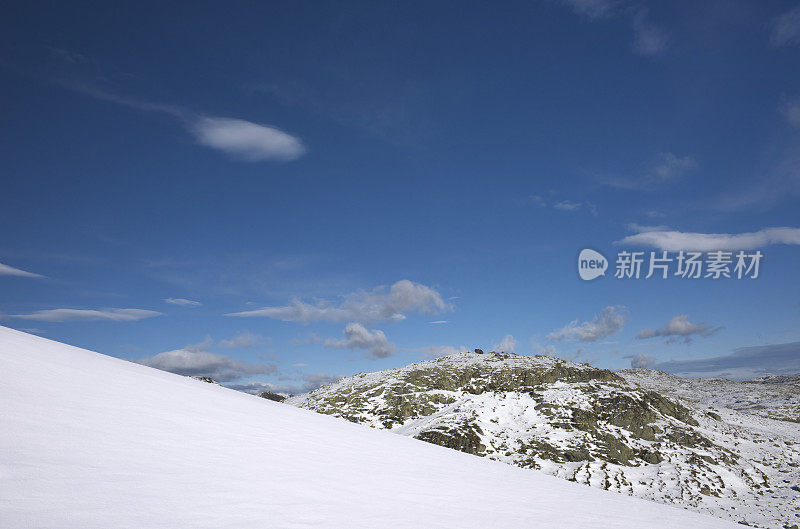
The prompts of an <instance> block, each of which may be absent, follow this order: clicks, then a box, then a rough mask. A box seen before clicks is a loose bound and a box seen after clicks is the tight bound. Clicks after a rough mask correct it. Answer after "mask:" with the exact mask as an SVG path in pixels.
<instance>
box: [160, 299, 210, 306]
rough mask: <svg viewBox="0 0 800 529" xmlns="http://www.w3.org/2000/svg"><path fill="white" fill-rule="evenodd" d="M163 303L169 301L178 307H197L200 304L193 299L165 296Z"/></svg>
mask: <svg viewBox="0 0 800 529" xmlns="http://www.w3.org/2000/svg"><path fill="white" fill-rule="evenodd" d="M164 303H169V304H170V305H178V306H179V307H199V306H201V305H202V303H200V302H199V301H193V300H191V299H184V298H166V299H165V300H164Z"/></svg>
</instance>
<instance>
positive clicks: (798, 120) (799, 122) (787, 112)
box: [781, 99, 800, 126]
mask: <svg viewBox="0 0 800 529" xmlns="http://www.w3.org/2000/svg"><path fill="white" fill-rule="evenodd" d="M781 112H782V113H783V116H784V117H785V118H786V121H788V122H789V124H791V125H795V126H800V99H790V100H787V101H784V103H783V105H782V106H781Z"/></svg>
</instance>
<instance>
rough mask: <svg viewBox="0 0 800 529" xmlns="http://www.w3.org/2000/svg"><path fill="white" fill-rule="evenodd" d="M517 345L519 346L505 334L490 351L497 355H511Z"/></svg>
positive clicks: (512, 338) (511, 337)
mask: <svg viewBox="0 0 800 529" xmlns="http://www.w3.org/2000/svg"><path fill="white" fill-rule="evenodd" d="M517 345H519V342H518V341H517V340H515V339H514V337H513V336H511V335H510V334H506V335H505V336H504V337H503V339H502V340H501V341H500V343H496V344H494V345H493V346H492V350H494V351H497V352H498V353H513V352H514V351H515V350H516V349H517Z"/></svg>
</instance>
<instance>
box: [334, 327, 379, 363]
mask: <svg viewBox="0 0 800 529" xmlns="http://www.w3.org/2000/svg"><path fill="white" fill-rule="evenodd" d="M325 347H331V348H334V349H364V350H366V351H367V352H368V353H369V354H370V355H372V356H374V357H375V358H387V357H389V356H392V354H394V345H393V344H392V343H390V342H389V340H388V339H386V335H385V334H384V333H383V331H379V330H378V329H375V330H374V331H370V330H369V329H367V328H366V327H364V326H363V325H361V324H360V323H350V324H348V325H347V327H345V328H344V338H343V339H340V340H334V339H333V338H328V339H327V340H325Z"/></svg>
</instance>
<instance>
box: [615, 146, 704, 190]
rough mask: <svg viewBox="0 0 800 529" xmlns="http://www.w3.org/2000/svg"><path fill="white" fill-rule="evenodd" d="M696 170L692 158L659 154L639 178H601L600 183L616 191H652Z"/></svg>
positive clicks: (666, 153)
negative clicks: (616, 189)
mask: <svg viewBox="0 0 800 529" xmlns="http://www.w3.org/2000/svg"><path fill="white" fill-rule="evenodd" d="M695 168H697V161H696V160H695V159H694V157H692V156H688V155H687V156H678V155H676V154H673V153H671V152H660V153H658V154H656V155H655V157H654V159H653V160H652V161H651V162H650V164H649V166H648V167H647V168H646V169H645V170H644V171H643V174H642V175H641V176H637V177H635V178H631V177H627V176H615V177H601V178H600V181H601V182H602V183H603V184H605V185H608V186H610V187H615V188H618V189H629V190H642V191H653V190H656V189H661V188H662V187H664V186H665V185H667V184H670V183H675V182H677V181H679V180H681V179H682V178H683V177H685V176H686V175H687V174H688V173H689V172H690V171H692V170H693V169H695Z"/></svg>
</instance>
